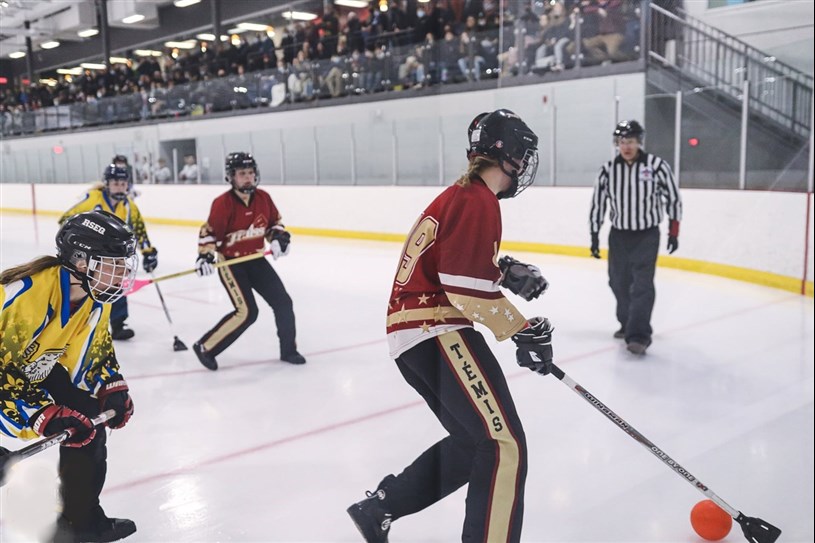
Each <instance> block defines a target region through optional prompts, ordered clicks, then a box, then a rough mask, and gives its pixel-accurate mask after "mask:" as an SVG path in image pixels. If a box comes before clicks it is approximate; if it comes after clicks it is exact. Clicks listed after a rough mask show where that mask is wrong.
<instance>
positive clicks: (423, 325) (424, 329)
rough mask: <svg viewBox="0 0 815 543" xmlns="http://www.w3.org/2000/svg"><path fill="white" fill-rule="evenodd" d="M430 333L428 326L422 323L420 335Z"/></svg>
mask: <svg viewBox="0 0 815 543" xmlns="http://www.w3.org/2000/svg"><path fill="white" fill-rule="evenodd" d="M429 332H430V325H429V324H427V322H425V321H422V333H429Z"/></svg>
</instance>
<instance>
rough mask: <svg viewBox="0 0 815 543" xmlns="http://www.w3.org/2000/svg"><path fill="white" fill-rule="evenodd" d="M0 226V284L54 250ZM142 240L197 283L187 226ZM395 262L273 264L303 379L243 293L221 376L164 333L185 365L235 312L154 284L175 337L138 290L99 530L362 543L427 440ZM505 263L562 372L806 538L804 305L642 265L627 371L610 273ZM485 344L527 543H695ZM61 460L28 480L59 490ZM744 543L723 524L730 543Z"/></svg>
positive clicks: (808, 337)
mask: <svg viewBox="0 0 815 543" xmlns="http://www.w3.org/2000/svg"><path fill="white" fill-rule="evenodd" d="M417 211H418V210H417ZM0 228H1V229H2V238H0V268H2V269H5V268H8V267H10V266H12V265H16V264H19V263H22V262H25V261H27V260H29V259H31V258H33V257H35V256H38V255H41V254H53V251H54V243H53V237H54V234H55V233H56V228H57V227H56V217H54V216H50V215H49V216H40V217H39V218H38V219H36V220H35V219H34V218H32V217H31V216H29V215H17V214H2V215H0ZM409 228H410V225H405V231H407V230H408V229H409ZM148 232H149V234H150V237H151V239H152V241H153V243H154V245H155V246H156V247H157V248H158V251H159V254H158V256H159V266H158V269H157V270H156V274H157V275H164V274H169V273H173V272H176V271H181V270H185V269H189V268H191V267H192V266H193V264H194V261H195V257H196V251H197V248H196V244H197V229H195V228H192V227H171V226H158V225H154V224H149V223H148ZM587 241H588V235H587ZM663 242H664V240H663ZM400 249H401V247H400V246H399V245H398V244H396V243H380V242H369V241H347V240H337V239H328V238H317V237H306V236H299V235H295V236H293V240H292V250H291V253H290V255H289V256H287V257H285V258H283V259H280V260H278V261H276V262H274V263H273V265H274V267H275V268H276V269H277V271H278V273H279V274H280V275H281V277H282V279H283V282H284V283H285V285H286V287H287V289H288V291H289V293H290V294H291V296H292V298H293V300H294V306H295V313H296V316H297V330H298V344H299V349H300V352H302V353H303V354H304V355H305V356H306V358H307V359H308V363H307V364H306V365H305V366H291V365H289V364H286V363H284V362H281V361H280V360H279V359H278V356H279V352H278V343H277V337H276V331H275V326H274V318H273V315H272V312H271V309H270V308H269V307H268V306H266V305H265V304H263V302H262V300H260V298H259V297H258V302H259V305H260V308H261V309H260V316H259V318H258V320H257V322H256V323H255V324H254V325H253V326H252V327H251V328H249V330H248V331H247V332H246V333H245V334H244V335H243V336H242V337H241V338H240V339H239V340H238V341H237V342H236V343H235V344H233V345H232V347H230V348H229V349H228V350H227V351H226V352H224V353H223V354H222V355H220V356H219V357H218V361H219V364H220V366H221V367H220V369H219V370H218V371H217V372H211V371H208V370H206V369H204V368H203V367H202V366H201V365H200V364H199V363H198V361H197V359H196V358H195V355H194V354H193V353H192V350H189V351H186V352H173V350H172V344H173V336H174V334H177V335H178V336H179V337H180V338H181V339H182V340H183V341H184V342H185V343H186V344H187V345H188V346H189V347H192V344H193V343H194V342H195V341H196V340H197V339H198V338H199V337H200V336H201V335H203V334H204V332H206V331H207V330H208V329H209V328H210V327H212V326H213V325H214V324H215V323H216V322H217V321H218V320H219V319H220V318H221V317H222V316H223V315H224V314H226V313H227V312H228V311H229V310H230V309H231V305H230V304H229V301H228V299H227V296H226V293H225V291H224V289H223V288H222V287H221V285H220V283H219V281H218V280H217V278H215V277H214V276H211V277H206V278H198V277H196V276H195V275H190V276H185V277H182V278H178V279H173V280H169V281H166V282H162V283H161V288H162V291H163V294H164V297H165V299H166V302H167V305H168V307H169V310H170V313H171V316H172V318H173V321H174V323H175V326H174V328H173V327H170V325H169V324H168V322H167V319H166V317H165V315H164V313H163V311H162V309H161V305H160V302H159V299H158V296H157V294H156V291H155V288H154V287H152V286H150V287H148V288H144V289H142V290H141V291H139V292H137V293H134V294H133V295H132V296H131V297H130V319H129V321H128V324H129V325H130V327H131V328H133V329H134V330H135V331H136V336H135V338H133V339H132V340H131V341H127V342H117V343H116V349H117V355H118V358H119V361H120V362H121V365H122V372H123V374H124V375H125V376H126V378H127V380H128V382H129V383H130V388H131V394H132V397H133V399H134V402H135V407H136V410H135V415H134V416H133V419H132V420H131V422H130V424H128V426H127V427H126V428H124V429H123V430H119V431H115V432H113V433H112V434H111V435H110V436H109V442H108V451H109V465H108V479H107V485H106V488H105V491H104V493H103V495H102V503H103V506H104V507H105V509H106V511H107V513H108V514H109V515H110V516H122V517H129V518H131V519H133V520H134V521H135V522H136V523H137V525H138V532H137V533H136V534H135V535H134V536H132V537H131V538H129V539H128V540H127V541H132V542H134V543H136V542H138V541H142V542H187V541H190V542H192V541H196V542H203V541H206V542H210V541H212V542H214V541H234V542H239V541H246V542H249V541H252V542H261V541H265V542H353V541H361V538H360V537H359V535H358V533H357V532H356V529H355V528H354V526H353V525H352V523H351V522H350V520H349V519H348V517H347V515H346V513H345V508H346V507H347V506H348V505H350V504H351V503H352V502H354V501H358V500H360V499H361V498H363V497H364V491H365V490H366V489H367V490H373V489H375V487H376V484H377V483H378V482H379V480H380V479H381V478H382V477H383V476H384V475H386V474H388V473H398V472H399V471H401V469H402V468H403V467H404V466H406V465H407V464H408V463H410V462H411V461H412V460H413V459H414V458H415V457H416V456H417V455H419V454H420V453H421V452H422V451H423V450H424V449H425V448H427V447H428V446H429V445H430V444H432V443H433V442H434V441H436V440H438V439H440V438H441V437H442V436H443V433H442V428H441V426H440V424H439V423H438V422H437V420H436V419H435V417H434V416H433V415H432V414H431V413H430V411H429V410H428V408H427V407H426V405H425V404H424V403H423V402H422V401H421V399H420V398H419V396H418V395H417V394H416V393H415V392H414V391H413V389H412V388H410V387H409V386H408V385H407V384H406V383H405V382H404V381H403V379H402V378H401V376H400V374H399V372H398V370H397V369H396V365H395V364H394V363H393V361H392V360H390V359H389V358H388V352H387V344H386V340H385V330H384V322H385V310H386V305H387V299H388V292H389V289H390V286H391V281H392V278H393V273H394V271H395V268H396V263H397V258H398V256H399V252H400ZM679 251H680V252H679V253H678V255H679V256H681V255H682V247H681V246H680V249H679ZM586 253H587V254H588V248H587V249H586ZM513 256H515V257H516V258H519V259H521V260H525V261H528V262H530V263H533V264H536V265H538V266H539V267H540V268H541V270H542V271H543V274H544V276H546V277H547V279H548V280H549V281H550V283H551V285H552V286H551V288H550V290H549V292H547V293H546V294H545V295H544V296H543V297H542V298H539V299H538V300H536V301H534V302H531V303H526V302H523V301H522V300H520V299H517V298H516V299H515V300H513V301H514V302H515V303H516V305H517V306H518V307H519V309H521V311H522V312H523V313H524V314H525V315H526V316H527V317H531V316H535V315H544V316H547V317H549V318H550V319H551V320H552V322H553V323H554V324H555V326H556V331H555V336H554V338H555V339H554V349H555V359H556V362H557V363H558V364H559V365H560V367H561V368H562V369H563V370H565V371H566V372H567V373H568V374H569V375H570V376H571V377H572V378H573V379H575V380H576V381H577V382H578V383H580V384H581V385H583V386H584V387H585V388H587V389H588V390H589V391H590V392H591V393H593V394H594V395H595V396H597V397H598V398H599V399H600V400H602V401H603V402H604V403H606V404H607V405H608V406H609V407H610V408H611V409H613V410H614V411H615V412H616V413H617V414H618V415H620V416H621V417H622V418H624V419H625V420H626V421H627V422H629V423H630V424H631V425H633V426H634V427H635V428H636V429H637V430H639V431H640V432H641V433H643V434H644V435H645V436H646V437H647V438H648V439H650V440H651V441H652V442H654V443H655V444H656V445H657V446H659V447H660V448H662V449H663V450H664V451H665V452H667V453H668V454H669V455H670V456H672V457H673V458H674V459H675V460H676V461H678V462H679V463H680V464H682V465H683V466H684V467H685V468H686V469H687V470H688V471H690V473H692V474H693V475H695V476H696V477H697V478H698V479H700V480H701V481H702V482H704V483H705V484H706V485H707V486H709V487H710V488H711V489H712V490H713V491H714V492H715V493H717V494H718V495H719V496H720V497H721V498H723V499H724V500H725V501H726V502H728V503H729V504H730V505H731V506H733V507H735V508H736V509H739V510H741V511H742V512H744V513H745V514H746V515H748V516H755V517H761V518H763V519H765V520H767V521H769V522H771V523H773V524H775V525H776V526H778V527H780V528H781V529H782V530H783V535H782V536H781V539H780V541H781V542H784V543H792V542H811V541H813V539H814V538H815V527H814V523H813V513H812V511H813V509H815V507H814V506H815V503H813V494H814V493H815V480H813V456H814V453H815V451H813V429H814V426H815V425H814V424H813V300H812V299H811V298H806V297H802V296H800V295H796V294H793V293H789V292H785V291H781V290H776V289H771V288H764V287H760V286H756V285H752V284H747V283H741V282H737V281H732V280H728V279H723V278H717V277H713V276H706V275H698V274H694V273H689V272H683V271H677V270H671V269H665V268H658V270H657V279H656V285H657V301H656V308H655V311H654V317H653V325H654V329H655V335H654V343H653V345H652V346H651V348H650V349H649V351H648V355H647V356H646V357H645V358H635V357H633V356H632V355H630V354H629V353H627V352H626V351H625V349H624V345H623V343H622V342H621V341H620V340H615V339H613V338H612V337H611V335H612V332H614V330H616V329H617V327H618V326H617V323H616V321H615V319H614V304H613V296H612V294H611V291H610V289H609V288H608V286H607V276H606V264H607V262H606V261H605V260H604V261H595V260H593V259H590V258H573V257H560V256H552V255H542V254H532V253H528V254H526V253H514V254H513ZM140 277H145V276H144V275H143V273H142V274H140ZM480 330H481V331H482V333H484V334H485V336H488V340H489V341H490V342H491V344H492V345H493V346H494V352H495V354H496V356H497V357H498V358H499V360H501V361H502V366H503V369H504V372H505V373H506V374H507V377H508V379H509V383H510V387H511V390H512V393H513V396H514V398H515V402H516V404H517V406H518V411H519V413H520V416H521V420H522V421H523V423H524V428H525V430H526V434H527V439H528V444H529V457H530V459H529V476H528V479H527V485H526V513H525V519H524V531H523V541H528V542H530V543H531V542H540V543H555V542H558V543H561V542H562V543H577V542H592V543H600V542H615V543H635V542H643V543H644V542H649V543H656V542H660V543H668V542H672V543H673V542H676V543H690V542H696V541H702V540H701V539H700V538H699V537H698V536H696V535H695V533H694V532H693V530H692V528H691V525H690V522H689V514H690V510H691V508H692V507H693V505H694V504H696V503H697V502H698V501H700V500H702V499H704V496H702V494H700V493H699V492H698V491H697V490H696V489H694V488H693V487H692V486H690V485H688V484H687V483H686V482H683V481H682V480H681V478H680V477H679V476H677V474H675V473H673V472H671V470H670V469H668V468H667V467H666V466H665V465H664V464H663V463H661V462H659V461H658V460H657V459H656V458H654V457H653V456H652V455H651V454H650V453H649V452H648V451H647V450H645V448H643V447H642V446H641V445H639V444H638V443H636V442H635V441H634V440H632V439H631V438H630V437H628V436H627V435H625V434H624V433H623V432H621V431H620V430H619V429H618V428H616V427H615V426H614V425H613V424H611V423H610V422H609V421H608V420H607V419H605V418H604V417H603V416H602V415H601V414H600V413H599V412H598V411H597V410H595V409H593V408H592V407H591V406H590V405H589V404H588V403H586V402H585V401H583V400H581V399H580V398H579V397H578V396H577V395H576V394H574V393H573V392H572V391H571V390H569V389H568V388H567V387H566V386H564V385H563V384H562V383H560V382H558V381H557V379H555V378H554V377H551V376H547V377H540V376H537V375H535V374H533V373H531V372H529V371H527V370H524V369H521V368H519V367H518V366H517V365H516V364H515V361H514V349H513V345H512V344H511V342H509V341H507V342H504V343H501V344H498V343H497V342H495V341H494V338H492V337H491V335H489V331H488V330H487V329H486V328H480ZM0 444H2V445H4V446H6V447H8V448H11V449H15V448H19V447H20V446H21V445H22V444H21V443H20V442H16V441H13V440H10V439H7V438H4V439H0ZM56 456H57V451H56V450H49V451H47V452H45V453H42V454H40V455H39V456H38V457H37V459H36V460H35V459H33V458H32V459H31V460H30V461H28V462H37V463H38V466H46V467H47V468H50V469H53V472H54V473H55V472H56V470H55V465H56ZM18 467H22V464H21V465H20V466H18ZM16 478H17V475H16V474H14V475H13V476H12V477H11V481H10V482H9V484H7V485H6V486H5V487H3V490H2V494H0V497H1V498H2V503H1V504H0V530H2V533H0V541H3V542H7V541H18V540H24V539H25V537H26V536H25V535H22V536H21V532H20V524H22V523H20V522H19V521H20V520H21V519H22V517H21V516H20V515H19V513H15V515H16V516H15V517H11V516H10V515H11V513H10V511H12V512H13V511H16V509H14V508H11V507H10V505H11V504H12V503H16V504H20V503H21V500H22V499H23V498H22V497H21V496H22V494H20V492H21V490H20V489H21V487H23V488H24V487H25V485H24V483H22V482H21V481H18V480H15V479H16ZM46 479H47V478H46ZM36 480H42V478H41V477H40V478H38V479H36ZM15 492H16V494H15ZM464 497H465V494H464V489H462V490H459V491H458V492H457V493H455V494H454V495H452V496H449V497H448V498H446V499H445V500H443V501H442V502H439V503H437V504H436V505H434V506H432V507H430V508H428V509H427V510H425V511H423V512H421V513H418V514H416V515H413V516H411V517H406V518H403V519H400V520H398V521H397V522H395V523H394V525H393V527H392V529H391V538H390V540H391V541H392V542H393V543H407V542H413V543H430V542H454V541H460V530H461V525H462V520H463V516H464ZM32 509H33V510H35V511H36V513H35V514H36V515H37V516H40V517H45V518H48V517H49V516H53V515H55V513H53V512H51V511H50V509H53V508H49V507H45V506H39V509H45V510H44V511H43V510H38V505H37V504H32V505H31V506H30V508H28V510H29V511H31V510H32ZM28 537H30V536H28ZM744 540H745V539H744V537H743V536H742V534H741V532H740V529H739V528H738V526H737V525H735V523H734V527H733V530H732V531H731V533H730V535H729V536H728V537H727V538H726V540H725V541H729V542H736V541H744Z"/></svg>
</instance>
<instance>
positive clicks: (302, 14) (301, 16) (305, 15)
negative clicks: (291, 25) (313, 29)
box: [283, 11, 317, 21]
mask: <svg viewBox="0 0 815 543" xmlns="http://www.w3.org/2000/svg"><path fill="white" fill-rule="evenodd" d="M283 17H285V18H286V19H295V20H297V21H313V20H314V19H316V18H317V14H316V13H309V12H307V11H286V12H284V13H283Z"/></svg>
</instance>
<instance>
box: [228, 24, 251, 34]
mask: <svg viewBox="0 0 815 543" xmlns="http://www.w3.org/2000/svg"><path fill="white" fill-rule="evenodd" d="M244 32H249V29H248V28H238V27H237V26H236V27H235V28H230V29H229V30H227V33H228V34H229V35H232V34H243V33H244Z"/></svg>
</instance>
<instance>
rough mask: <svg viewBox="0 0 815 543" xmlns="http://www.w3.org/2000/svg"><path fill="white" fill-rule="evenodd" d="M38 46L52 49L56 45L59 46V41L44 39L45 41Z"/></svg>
mask: <svg viewBox="0 0 815 543" xmlns="http://www.w3.org/2000/svg"><path fill="white" fill-rule="evenodd" d="M40 47H42V48H43V49H54V48H56V47H59V42H58V41H56V40H54V41H46V42H43V43H41V44H40Z"/></svg>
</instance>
